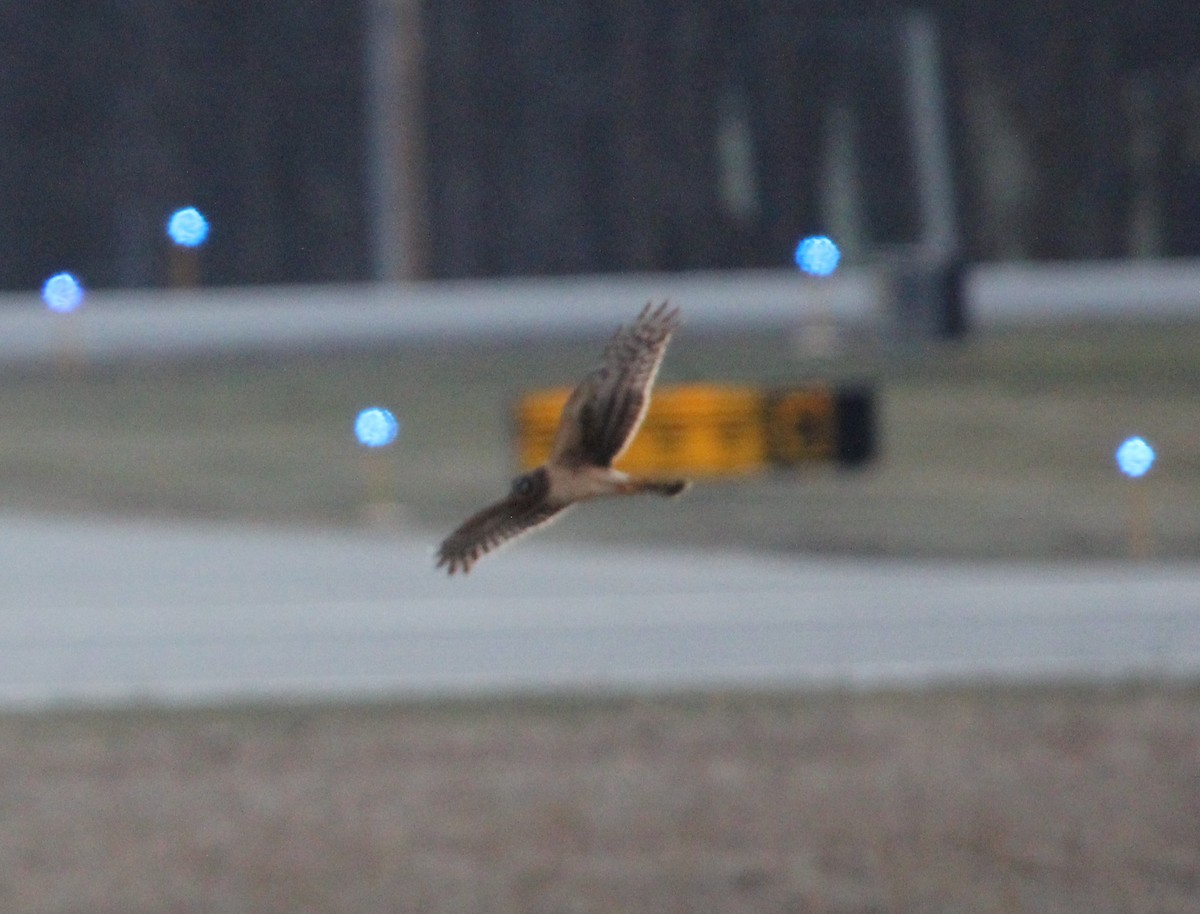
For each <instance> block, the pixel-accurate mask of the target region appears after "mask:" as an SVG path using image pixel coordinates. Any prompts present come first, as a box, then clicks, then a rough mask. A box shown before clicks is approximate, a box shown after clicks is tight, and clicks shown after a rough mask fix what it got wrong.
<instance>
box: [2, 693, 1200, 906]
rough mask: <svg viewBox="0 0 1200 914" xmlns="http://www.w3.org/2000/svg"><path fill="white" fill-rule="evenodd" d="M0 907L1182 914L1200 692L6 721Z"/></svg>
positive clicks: (743, 697)
mask: <svg viewBox="0 0 1200 914" xmlns="http://www.w3.org/2000/svg"><path fill="white" fill-rule="evenodd" d="M0 756H2V761H0V778H2V789H0V809H3V819H2V822H3V825H2V826H0V910H3V911H5V912H7V914H23V912H80V914H82V912H89V914H102V912H114V914H116V912H120V914H139V912H201V911H203V912H247V914H248V912H254V914H271V912H293V914H294V912H317V911H329V912H334V911H336V912H343V914H365V912H408V911H413V912H418V911H419V912H439V911H446V912H459V914H463V912H467V914H471V912H485V911H486V912H498V914H505V912H547V914H551V912H564V914H568V912H570V914H575V912H581V914H586V912H615V911H622V912H641V911H645V912H651V911H653V912H816V914H821V912H844V914H850V912H855V914H858V912H862V914H867V912H871V914H900V912H951V911H955V912H958V911H961V912H973V914H974V912H992V911H997V912H998V911H1005V912H1010V911H1015V912H1026V911H1029V912H1034V911H1036V912H1088V914H1104V912H1180V914H1184V912H1187V914H1194V912H1195V911H1197V910H1200V688H1198V687H1197V686H1195V685H1187V686H1184V685H1179V686H1162V685H1148V684H1141V685H1125V686H1121V687H1113V688H1107V689H1102V688H1082V687H1078V688H1075V687H1021V688H1010V687H982V686H981V687H978V688H946V689H937V690H930V691H923V692H905V693H900V692H818V693H813V694H807V695H777V694H732V695H730V694H718V695H687V696H673V697H658V698H635V697H628V698H610V699H589V698H578V697H576V698H558V699H552V698H528V699H516V698H514V699H494V700H488V701H442V702H412V703H401V704H376V705H356V706H305V707H300V706H296V707H289V706H263V707H247V708H235V709H232V710H229V709H222V710H216V709H187V710H156V709H139V710H127V711H111V712H110V711H90V712H51V713H41V714H30V715H23V714H8V715H5V716H3V717H0Z"/></svg>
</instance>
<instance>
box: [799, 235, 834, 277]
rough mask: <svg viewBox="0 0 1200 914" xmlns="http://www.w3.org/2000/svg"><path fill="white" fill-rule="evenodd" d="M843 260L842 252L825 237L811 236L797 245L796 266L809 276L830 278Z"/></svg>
mask: <svg viewBox="0 0 1200 914" xmlns="http://www.w3.org/2000/svg"><path fill="white" fill-rule="evenodd" d="M841 259H842V252H841V251H839V250H838V246H837V245H836V244H834V242H833V239H832V238H829V237H827V236H825V235H810V236H809V237H807V238H804V239H802V240H801V241H800V243H799V244H798V245H796V266H798V267H799V268H800V269H801V270H803V271H804V272H805V273H807V274H808V275H809V276H829V275H830V274H831V273H833V271H834V270H836V269H837V266H838V261H840V260H841Z"/></svg>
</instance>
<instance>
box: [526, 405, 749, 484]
mask: <svg viewBox="0 0 1200 914" xmlns="http://www.w3.org/2000/svg"><path fill="white" fill-rule="evenodd" d="M569 395H570V390H569V389H568V388H554V389H550V390H542V391H535V392H534V393H531V394H527V395H526V396H524V397H523V398H522V399H521V400H520V402H519V403H518V404H517V416H516V418H517V451H518V460H519V461H520V464H521V467H522V468H523V469H530V468H532V467H535V466H537V465H538V464H540V463H542V462H544V461H545V459H546V457H547V456H548V455H549V453H550V447H551V445H552V444H553V442H554V432H555V429H557V427H558V417H559V413H560V412H561V411H562V408H563V404H564V403H566V401H567V397H568V396H569ZM762 405H763V395H762V393H761V392H759V391H757V390H755V389H753V388H750V387H737V386H731V385H717V384H688V385H679V386H674V387H670V386H667V387H662V388H660V389H658V390H656V391H655V392H654V397H653V399H651V401H650V409H649V411H648V412H647V413H646V421H645V422H644V423H643V425H642V428H641V431H639V432H638V435H637V437H636V438H635V439H634V440H633V443H632V444H630V446H629V450H627V451H626V452H625V453H624V454H623V455H622V456H621V459H620V460H618V461H617V462H616V466H617V467H619V468H620V469H623V470H627V471H628V472H631V473H645V474H649V475H661V474H673V473H683V474H688V475H691V476H727V475H736V474H739V473H752V472H754V471H756V470H759V469H761V468H762V466H763V464H764V463H765V462H766V459H767V441H766V435H765V434H764V431H763V426H762V422H761V421H760V417H761V415H762Z"/></svg>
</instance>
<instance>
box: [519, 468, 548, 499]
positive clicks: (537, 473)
mask: <svg viewBox="0 0 1200 914" xmlns="http://www.w3.org/2000/svg"><path fill="white" fill-rule="evenodd" d="M549 488H550V481H549V479H548V478H547V477H546V470H545V468H544V467H538V468H537V469H536V470H531V471H530V472H528V473H522V474H521V475H520V476H518V477H517V478H516V479H514V480H513V481H512V489H511V494H512V495H515V496H517V497H518V498H540V497H542V496H543V495H545V494H546V491H547V490H548V489H549Z"/></svg>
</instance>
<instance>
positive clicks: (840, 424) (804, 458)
mask: <svg viewBox="0 0 1200 914" xmlns="http://www.w3.org/2000/svg"><path fill="white" fill-rule="evenodd" d="M763 424H764V426H765V428H766V430H767V436H768V445H767V447H768V451H769V453H770V457H771V461H772V462H774V463H776V464H780V465H782V466H792V465H794V464H798V463H806V462H809V461H814V460H817V461H833V462H835V463H839V464H842V465H843V466H857V465H859V464H862V463H866V462H867V461H868V460H870V459H871V458H873V457H874V456H875V450H876V440H875V398H874V396H873V394H872V391H871V389H870V388H868V387H864V386H847V387H833V386H830V385H825V384H814V385H811V386H808V387H798V388H790V389H781V390H773V391H769V392H768V393H767V396H766V404H765V413H764V416H763Z"/></svg>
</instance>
